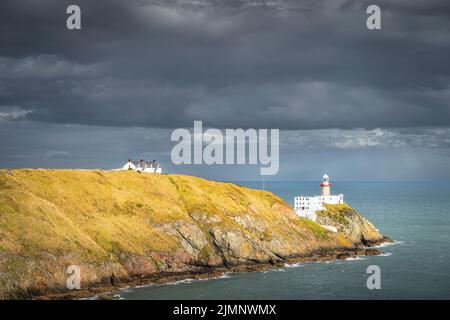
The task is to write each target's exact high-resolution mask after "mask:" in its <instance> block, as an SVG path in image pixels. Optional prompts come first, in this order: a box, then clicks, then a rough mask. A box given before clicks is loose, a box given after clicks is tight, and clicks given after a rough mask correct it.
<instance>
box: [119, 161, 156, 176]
mask: <svg viewBox="0 0 450 320" xmlns="http://www.w3.org/2000/svg"><path fill="white" fill-rule="evenodd" d="M117 170H134V171H137V172H144V173H162V169H161V167H160V166H159V163H158V162H156V161H155V160H153V161H152V162H150V163H149V162H145V161H144V160H140V161H133V160H130V159H128V162H127V163H125V164H124V165H123V167H122V168H120V169H117Z"/></svg>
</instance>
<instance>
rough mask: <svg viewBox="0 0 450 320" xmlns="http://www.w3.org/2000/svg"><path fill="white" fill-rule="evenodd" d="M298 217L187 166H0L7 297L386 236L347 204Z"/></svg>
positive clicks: (346, 246)
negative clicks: (190, 172)
mask: <svg viewBox="0 0 450 320" xmlns="http://www.w3.org/2000/svg"><path fill="white" fill-rule="evenodd" d="M319 223H321V224H327V225H333V226H335V227H336V228H337V229H338V230H339V232H338V233H333V232H329V231H327V230H326V229H324V228H322V227H321V226H320V225H319V224H317V223H314V222H312V221H309V220H306V219H303V218H299V217H298V216H297V215H296V214H295V213H294V211H293V210H292V208H291V207H290V206H289V205H287V204H286V203H285V202H284V201H283V200H282V199H280V198H279V197H277V196H275V195H274V194H272V193H270V192H265V191H260V190H252V189H248V188H244V187H240V186H237V185H234V184H229V183H219V182H213V181H207V180H203V179H200V178H195V177H189V176H181V175H150V174H139V173H136V172H134V171H132V172H108V171H99V170H13V171H5V170H3V171H0V298H30V297H33V296H38V295H42V294H47V293H51V292H65V291H67V288H66V280H67V278H68V274H67V273H66V271H67V267H68V266H70V265H76V266H79V267H80V270H81V287H82V288H89V287H92V286H94V285H98V284H110V285H115V284H117V283H119V282H121V283H123V282H127V281H128V280H131V279H136V278H149V279H158V277H162V276H167V275H171V274H181V273H187V274H188V273H190V272H199V271H201V270H212V269H215V268H231V267H233V266H242V265H255V264H262V263H277V262H281V261H285V260H287V259H292V258H302V257H303V258H307V257H311V256H313V255H317V254H326V253H332V252H336V251H339V250H340V251H342V250H353V249H355V248H358V247H362V246H363V245H366V244H370V243H375V242H380V241H382V240H383V236H382V235H381V234H380V233H379V232H378V230H377V229H376V228H375V227H374V226H373V225H372V224H371V223H370V222H368V221H367V220H365V219H364V218H363V217H362V216H361V215H359V214H358V213H356V212H355V211H354V210H352V209H351V208H349V207H348V206H341V207H334V208H333V207H329V208H328V210H326V211H323V212H320V214H319Z"/></svg>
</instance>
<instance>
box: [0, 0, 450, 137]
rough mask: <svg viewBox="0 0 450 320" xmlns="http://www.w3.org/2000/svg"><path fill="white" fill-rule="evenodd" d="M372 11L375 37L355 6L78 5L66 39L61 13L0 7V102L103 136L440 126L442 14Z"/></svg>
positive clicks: (405, 7) (402, 6)
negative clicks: (126, 129) (104, 132)
mask: <svg viewBox="0 0 450 320" xmlns="http://www.w3.org/2000/svg"><path fill="white" fill-rule="evenodd" d="M378 3H379V4H380V6H381V7H382V10H383V11H382V19H383V20H382V22H383V29H382V31H381V32H369V31H368V30H367V29H366V28H365V18H366V14H365V7H366V6H367V5H368V4H369V1H344V0H341V1H331V0H330V1H237V0H236V1H206V0H202V1H150V0H149V1H126V2H125V1H107V2H105V1H96V2H93V1H84V0H82V1H79V2H78V4H79V5H80V6H81V8H82V23H83V29H82V30H81V31H79V32H69V31H68V30H67V29H66V28H65V21H64V20H65V17H66V15H65V8H66V6H67V5H68V4H71V2H69V1H49V0H47V1H40V2H39V3H38V2H36V1H27V0H20V1H9V0H6V1H2V3H1V4H0V23H1V26H2V28H1V29H0V42H1V44H2V45H1V47H0V70H1V72H0V104H1V105H16V106H20V107H21V108H22V109H23V110H33V112H32V113H31V114H28V115H27V117H26V118H27V119H32V120H35V121H45V122H50V123H73V124H87V125H107V126H142V127H165V128H173V127H179V126H190V125H192V121H193V120H204V121H205V122H207V124H208V125H211V126H216V127H224V126H228V127H277V128H281V129H292V130H294V129H314V128H358V127H364V128H369V129H370V128H377V127H379V128H395V127H414V126H448V125H449V124H450V107H449V105H448V101H449V88H450V77H449V76H450V64H449V63H448V56H449V55H450V38H449V37H448V28H449V23H450V19H448V17H449V15H450V14H449V12H450V10H449V4H448V3H447V2H446V1H427V2H423V1H406V0H404V1H400V0H397V1H378ZM105 8H107V9H105ZM125 110H126V111H125ZM125 115H126V116H125Z"/></svg>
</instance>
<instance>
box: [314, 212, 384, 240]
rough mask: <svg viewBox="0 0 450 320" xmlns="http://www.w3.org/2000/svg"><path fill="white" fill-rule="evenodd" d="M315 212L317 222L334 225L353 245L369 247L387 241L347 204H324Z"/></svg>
mask: <svg viewBox="0 0 450 320" xmlns="http://www.w3.org/2000/svg"><path fill="white" fill-rule="evenodd" d="M325 208H326V210H323V211H318V212H317V220H316V221H317V223H320V224H321V225H330V226H333V227H335V228H336V229H337V230H338V232H339V233H340V234H342V235H343V236H344V237H345V238H346V239H347V240H349V241H350V242H352V243H354V244H355V245H363V246H366V247H370V246H372V245H376V244H379V243H380V242H383V241H389V240H388V239H387V238H386V237H385V236H383V235H382V234H381V233H380V232H379V230H378V229H377V228H375V226H374V225H373V224H372V223H371V222H370V221H368V220H367V219H365V218H364V217H363V216H362V215H361V214H359V213H358V212H356V211H355V210H354V209H352V208H350V207H349V206H348V205H347V204H340V205H325Z"/></svg>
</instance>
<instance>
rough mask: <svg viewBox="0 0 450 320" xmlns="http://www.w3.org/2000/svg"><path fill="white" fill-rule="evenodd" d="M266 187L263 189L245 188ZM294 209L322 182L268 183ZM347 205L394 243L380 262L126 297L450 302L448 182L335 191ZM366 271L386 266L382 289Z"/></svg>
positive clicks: (230, 277) (227, 279)
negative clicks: (299, 198)
mask: <svg viewBox="0 0 450 320" xmlns="http://www.w3.org/2000/svg"><path fill="white" fill-rule="evenodd" d="M239 184H241V185H245V186H248V187H252V188H261V187H262V186H261V183H254V182H248V183H242V182H240V183H239ZM265 186H266V189H267V190H270V191H272V192H274V193H276V194H277V195H279V196H281V197H282V198H284V199H285V200H286V201H288V202H289V203H290V204H292V202H293V197H294V196H295V195H297V194H300V193H302V194H304V195H307V194H315V193H317V190H318V183H316V182H315V183H309V182H272V183H271V182H266V185H265ZM333 193H343V194H344V195H345V201H346V202H347V203H349V204H350V205H351V206H352V207H354V208H356V209H357V210H358V211H360V212H361V213H362V214H363V215H364V216H366V217H367V218H368V219H370V220H371V221H372V222H373V223H374V224H375V225H376V226H377V227H378V228H379V229H380V230H381V231H382V232H383V233H384V234H385V235H387V236H389V237H391V238H392V239H394V240H396V241H397V244H395V245H392V246H387V247H383V248H382V250H383V251H384V252H386V255H383V256H374V257H361V258H360V259H358V260H341V261H332V262H328V263H306V264H300V265H296V266H285V267H284V268H281V269H274V270H270V271H267V272H260V273H237V274H227V275H225V276H224V277H222V278H218V279H210V280H200V281H198V280H197V281H189V280H188V281H183V282H178V283H174V284H169V285H151V286H146V287H141V288H135V289H126V290H123V291H122V292H121V293H120V295H121V297H122V298H124V299H450V183H429V182H417V183H416V182H414V183H380V182H376V183H369V182H367V183H360V182H358V183H356V182H341V183H335V184H334V185H333ZM369 265H378V266H379V267H380V268H381V289H380V290H369V289H367V286H366V280H367V277H368V275H367V274H366V269H367V267H368V266H369Z"/></svg>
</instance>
